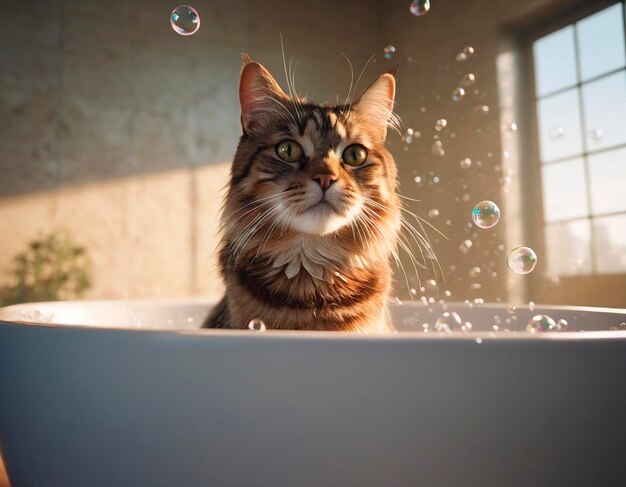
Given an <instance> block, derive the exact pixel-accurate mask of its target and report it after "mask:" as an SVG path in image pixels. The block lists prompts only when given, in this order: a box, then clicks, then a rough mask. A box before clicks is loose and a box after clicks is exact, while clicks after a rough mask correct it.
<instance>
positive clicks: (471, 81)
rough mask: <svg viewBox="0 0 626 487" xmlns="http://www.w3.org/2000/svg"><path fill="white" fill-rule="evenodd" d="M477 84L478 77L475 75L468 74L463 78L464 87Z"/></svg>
mask: <svg viewBox="0 0 626 487" xmlns="http://www.w3.org/2000/svg"><path fill="white" fill-rule="evenodd" d="M475 82H476V75H475V74H474V73H466V74H464V75H463V78H461V84H462V85H463V86H471V85H473V84H474V83H475Z"/></svg>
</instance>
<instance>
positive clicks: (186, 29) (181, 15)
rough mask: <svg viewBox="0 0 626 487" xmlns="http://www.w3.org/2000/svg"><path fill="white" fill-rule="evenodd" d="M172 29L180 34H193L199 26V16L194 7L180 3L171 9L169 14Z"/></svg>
mask: <svg viewBox="0 0 626 487" xmlns="http://www.w3.org/2000/svg"><path fill="white" fill-rule="evenodd" d="M170 23H171V24H172V29H174V31H175V32H177V33H178V34H180V35H181V36H190V35H191V34H195V33H196V32H197V31H198V29H199V28H200V16H199V15H198V12H197V11H196V9H195V8H193V7H190V6H189V5H181V6H179V7H176V8H175V9H174V10H172V15H171V16H170Z"/></svg>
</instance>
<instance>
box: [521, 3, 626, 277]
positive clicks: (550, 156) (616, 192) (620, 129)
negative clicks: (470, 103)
mask: <svg viewBox="0 0 626 487" xmlns="http://www.w3.org/2000/svg"><path fill="white" fill-rule="evenodd" d="M624 24H625V17H624V4H623V3H622V2H620V3H617V4H615V5H612V6H610V7H608V8H605V9H604V10H601V11H599V12H597V13H595V14H593V15H591V16H589V17H586V18H584V19H582V20H579V21H578V22H575V23H573V24H570V25H567V26H566V27H564V28H561V29H560V30H557V31H556V32H553V33H551V34H549V35H547V36H545V37H541V38H539V39H537V40H535V41H534V43H533V46H532V53H533V61H534V73H535V96H536V99H535V103H536V113H537V130H538V146H539V159H540V163H541V183H542V195H543V220H544V225H545V232H544V234H545V239H546V247H545V248H546V260H547V270H548V273H550V274H552V275H557V276H574V275H585V274H613V273H626V54H625V51H626V42H625V39H624V37H625V36H624V30H625V28H624Z"/></svg>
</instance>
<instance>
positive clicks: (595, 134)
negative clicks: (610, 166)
mask: <svg viewBox="0 0 626 487" xmlns="http://www.w3.org/2000/svg"><path fill="white" fill-rule="evenodd" d="M602 137H604V132H602V130H600V129H593V130H590V131H589V140H590V141H591V142H593V143H595V144H597V143H598V142H600V141H602Z"/></svg>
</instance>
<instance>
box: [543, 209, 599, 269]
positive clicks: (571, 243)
mask: <svg viewBox="0 0 626 487" xmlns="http://www.w3.org/2000/svg"><path fill="white" fill-rule="evenodd" d="M590 242H591V225H590V223H589V220H576V221H572V222H567V223H553V224H551V225H548V226H547V227H546V249H547V255H546V259H547V269H548V274H551V275H556V276H575V275H577V274H591V243H590Z"/></svg>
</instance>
